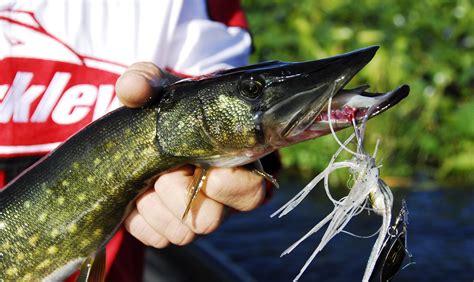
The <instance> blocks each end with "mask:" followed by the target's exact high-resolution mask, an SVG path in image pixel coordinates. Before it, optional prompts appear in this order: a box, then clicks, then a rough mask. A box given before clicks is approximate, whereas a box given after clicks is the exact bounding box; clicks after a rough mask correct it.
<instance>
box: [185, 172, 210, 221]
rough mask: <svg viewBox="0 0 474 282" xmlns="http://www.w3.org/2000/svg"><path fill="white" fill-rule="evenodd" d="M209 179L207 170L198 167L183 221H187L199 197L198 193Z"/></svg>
mask: <svg viewBox="0 0 474 282" xmlns="http://www.w3.org/2000/svg"><path fill="white" fill-rule="evenodd" d="M206 179H207V168H202V167H196V169H195V170H194V175H193V181H192V182H191V184H189V186H188V199H187V203H186V209H185V210H184V213H183V216H182V217H181V220H185V219H186V216H187V215H188V213H189V211H190V210H191V207H192V205H193V202H194V200H195V199H196V197H197V193H198V192H199V190H201V188H202V187H203V186H204V185H205V183H206Z"/></svg>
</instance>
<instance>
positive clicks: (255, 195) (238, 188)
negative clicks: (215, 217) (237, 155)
mask: <svg viewBox="0 0 474 282" xmlns="http://www.w3.org/2000/svg"><path fill="white" fill-rule="evenodd" d="M203 192H204V193H205V194H206V195H207V196H208V197H209V198H212V199H214V200H216V201H218V202H220V203H222V204H224V205H226V206H229V207H232V208H234V209H236V210H239V211H249V210H253V209H255V208H256V207H258V206H259V205H260V204H261V203H262V202H263V200H264V199H265V189H264V188H263V177H261V176H258V175H256V174H254V173H252V172H250V171H248V170H247V169H245V168H242V167H236V168H214V169H211V171H210V173H209V178H208V182H207V185H206V186H205V187H204V188H203Z"/></svg>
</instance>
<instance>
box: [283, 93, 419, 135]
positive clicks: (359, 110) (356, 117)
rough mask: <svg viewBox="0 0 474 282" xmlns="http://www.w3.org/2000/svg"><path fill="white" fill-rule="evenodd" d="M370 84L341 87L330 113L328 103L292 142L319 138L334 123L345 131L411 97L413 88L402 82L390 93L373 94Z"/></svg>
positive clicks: (333, 100)
mask: <svg viewBox="0 0 474 282" xmlns="http://www.w3.org/2000/svg"><path fill="white" fill-rule="evenodd" d="M368 88H369V86H361V87H358V88H355V89H350V90H345V89H344V90H340V91H339V92H338V93H336V95H334V97H333V98H332V102H331V107H330V114H328V104H327V103H326V105H325V107H323V110H322V111H321V112H320V113H319V114H317V115H316V116H315V117H314V119H313V123H312V124H311V125H310V126H308V127H307V128H306V130H304V132H302V133H301V134H298V135H297V136H293V138H291V139H292V140H291V141H292V142H297V141H302V140H307V139H311V138H316V137H319V136H322V135H326V134H328V133H330V132H331V129H330V125H329V123H331V125H332V127H333V129H334V130H336V131H337V130H341V129H344V128H346V127H349V126H352V124H353V123H360V122H362V121H364V120H368V119H370V118H372V117H375V116H377V115H379V114H381V113H383V112H385V111H386V110H388V109H389V108H391V107H393V106H395V105H396V104H398V103H399V102H400V101H401V100H403V99H404V98H405V97H407V96H408V94H409V92H410V87H409V86H408V85H401V86H399V87H397V88H396V89H394V90H392V91H389V92H386V93H379V92H376V93H372V92H368V91H366V90H367V89H368Z"/></svg>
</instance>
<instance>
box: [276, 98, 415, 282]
mask: <svg viewBox="0 0 474 282" xmlns="http://www.w3.org/2000/svg"><path fill="white" fill-rule="evenodd" d="M328 112H329V113H330V112H331V100H330V101H329V102H328ZM370 112H371V109H369V110H368V112H367V114H366V117H365V118H364V119H363V120H362V122H361V123H360V125H357V124H356V121H355V119H353V120H352V123H353V127H354V133H353V134H352V135H351V136H350V137H349V138H347V140H346V141H345V142H344V143H342V142H341V141H339V139H338V138H337V136H336V135H335V132H334V129H333V127H332V123H331V117H330V116H329V117H328V122H329V127H330V129H331V133H332V135H333V136H334V138H335V140H336V142H338V143H339V145H340V147H339V149H338V150H337V151H336V152H335V154H334V155H333V156H332V158H331V160H330V162H329V165H328V166H327V168H326V169H325V170H324V171H323V172H321V173H320V174H319V175H317V176H316V177H315V178H314V179H313V180H312V181H311V182H310V183H308V185H306V187H305V188H303V189H302V190H301V191H300V192H299V193H298V194H296V195H295V196H294V197H293V198H292V199H291V200H290V201H288V202H287V203H286V204H285V205H283V206H282V207H281V208H280V209H278V210H277V211H276V212H275V213H273V214H272V215H271V217H274V216H276V215H278V217H282V216H285V215H286V214H288V213H289V212H291V211H292V210H293V209H294V208H295V207H296V206H298V204H299V203H301V201H302V200H303V199H304V198H305V197H306V196H307V195H308V194H309V192H311V190H312V189H313V188H314V187H316V185H317V184H318V183H319V182H321V181H323V183H324V188H325V191H326V194H327V196H328V198H329V199H330V201H331V202H332V203H333V205H334V209H333V210H332V212H330V213H329V214H328V215H327V216H326V217H325V218H324V219H322V220H321V221H320V222H319V223H318V224H316V225H315V226H314V227H313V228H312V229H311V230H310V231H308V232H307V233H306V234H305V235H304V236H303V237H302V238H301V239H299V240H298V241H296V242H295V243H294V244H293V245H291V246H290V247H289V248H288V249H286V250H285V251H284V252H283V253H282V255H281V256H284V255H287V254H289V253H290V252H291V251H292V250H293V249H295V248H296V247H297V246H298V245H299V244H300V243H301V242H303V241H304V240H306V239H307V238H308V237H309V236H311V235H312V234H314V233H316V232H318V231H319V230H320V229H321V228H322V227H323V226H325V225H326V224H328V227H327V229H326V232H325V233H324V235H323V237H322V239H321V241H320V243H319V245H318V246H317V247H316V249H315V250H314V251H313V253H312V254H311V256H310V257H309V258H308V260H307V261H306V263H305V264H304V266H303V267H302V268H301V270H300V272H299V274H298V275H297V276H296V277H295V279H294V280H295V281H297V280H298V279H299V278H300V277H301V275H302V274H303V273H304V271H305V270H306V269H307V268H308V266H309V264H310V263H311V262H312V261H313V260H314V259H315V257H316V256H317V255H318V254H319V252H321V251H322V250H323V248H324V247H325V246H326V245H327V243H328V242H329V241H330V240H331V239H332V238H334V237H335V236H336V235H337V234H339V233H341V232H343V233H348V234H350V235H354V234H352V233H350V232H348V231H346V230H344V228H345V227H346V226H347V224H348V223H349V222H350V220H351V219H352V218H353V217H354V216H356V215H358V214H360V213H361V212H363V211H364V210H368V211H372V212H374V213H375V214H378V215H380V216H382V223H381V226H380V228H379V230H378V231H377V232H376V233H375V234H373V235H372V236H374V235H376V234H378V236H377V239H376V241H375V243H374V246H373V248H372V251H371V254H370V257H369V259H368V262H367V266H366V269H365V272H364V276H363V278H362V280H363V281H368V280H369V278H370V277H371V275H372V273H373V272H374V269H375V266H376V264H377V263H378V264H379V266H380V265H381V264H382V267H383V266H384V265H383V262H381V261H379V260H378V258H379V257H380V255H381V253H382V250H383V249H384V247H386V246H387V242H388V241H387V240H386V239H385V238H386V237H387V236H388V234H389V230H391V229H390V228H391V226H390V222H391V218H392V206H393V194H392V192H391V190H390V188H389V187H388V186H387V185H386V184H385V182H384V181H383V180H382V179H380V174H379V168H380V166H378V165H377V164H376V162H375V157H376V154H377V149H378V144H379V141H377V144H376V146H375V150H374V153H373V155H369V154H368V153H366V151H365V150H364V147H363V141H364V134H365V124H366V121H367V119H368V116H369V115H370ZM354 138H355V139H356V140H355V141H356V144H357V145H356V148H357V149H356V151H355V152H354V151H352V150H351V149H349V148H348V147H347V145H348V144H349V143H350V142H351V141H352V140H354ZM343 150H344V151H347V152H349V153H350V154H351V155H352V156H353V158H352V159H350V160H345V161H338V162H336V159H337V158H338V156H339V155H340V153H341V152H342V151H343ZM341 168H347V169H349V172H350V174H351V175H352V177H353V179H354V183H353V185H352V186H351V187H350V191H349V193H348V195H347V196H345V197H343V198H341V199H339V200H336V199H334V197H333V196H332V195H331V193H330V190H329V175H330V174H331V173H332V172H333V171H335V170H337V169H341ZM369 202H370V207H369V205H368V204H369ZM405 230H406V229H405ZM405 234H406V231H405ZM354 236H356V237H361V236H357V235H354ZM369 237H371V236H369ZM392 245H393V244H392ZM389 247H390V246H389ZM389 253H390V251H389ZM395 253H396V254H397V252H395ZM397 260H398V259H397ZM402 260H403V258H402ZM397 264H398V261H396V262H395V263H393V264H392V265H393V266H394V267H393V268H396V267H395V266H396V265H397ZM399 266H400V264H398V268H399ZM387 267H388V265H387ZM397 270H398V269H397ZM388 272H389V274H392V275H393V274H395V273H396V272H394V271H393V270H391V271H388ZM385 276H386V275H385ZM385 276H384V277H385Z"/></svg>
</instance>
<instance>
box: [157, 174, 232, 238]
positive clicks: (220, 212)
mask: <svg viewBox="0 0 474 282" xmlns="http://www.w3.org/2000/svg"><path fill="white" fill-rule="evenodd" d="M192 170H193V169H191V168H190V167H184V168H182V169H178V170H176V171H174V172H171V173H167V174H164V175H162V176H161V177H160V178H158V180H157V181H156V182H155V191H156V194H157V195H158V197H159V198H160V200H161V201H162V202H163V204H164V205H165V206H166V207H167V208H168V210H169V211H170V212H171V213H172V214H173V215H174V216H175V217H176V218H177V219H179V220H180V221H181V216H182V215H183V212H184V210H185V208H186V205H187V198H188V196H187V193H188V191H187V187H188V186H189V184H190V183H191V182H192V178H193V176H192V174H193V171H192ZM223 216H224V205H223V204H222V203H219V202H217V201H215V200H213V199H211V198H209V197H207V196H206V195H205V194H203V193H198V194H197V197H196V199H195V200H194V201H193V205H192V207H191V210H190V212H189V214H188V216H187V217H186V218H185V219H184V221H182V223H183V224H185V225H187V226H188V227H189V228H190V229H191V230H192V231H193V232H195V233H197V234H208V233H210V232H212V231H214V230H215V229H217V227H218V226H219V224H220V222H221V221H222V218H223Z"/></svg>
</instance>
